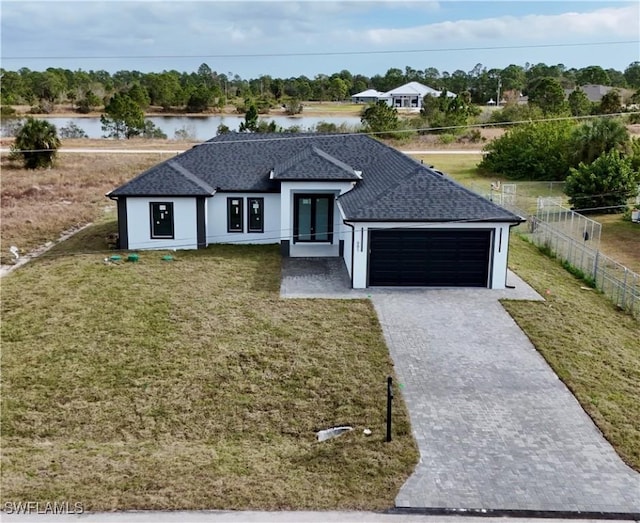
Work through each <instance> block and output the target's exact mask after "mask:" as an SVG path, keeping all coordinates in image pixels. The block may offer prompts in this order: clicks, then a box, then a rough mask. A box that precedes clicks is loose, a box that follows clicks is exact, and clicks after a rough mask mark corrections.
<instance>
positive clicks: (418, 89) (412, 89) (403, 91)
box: [386, 82, 440, 96]
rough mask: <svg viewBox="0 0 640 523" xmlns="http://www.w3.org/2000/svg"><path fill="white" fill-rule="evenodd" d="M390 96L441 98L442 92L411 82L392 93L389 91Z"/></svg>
mask: <svg viewBox="0 0 640 523" xmlns="http://www.w3.org/2000/svg"><path fill="white" fill-rule="evenodd" d="M386 94H387V95H388V96H402V95H419V96H425V95H427V94H430V95H432V96H439V95H440V91H437V90H436V89H433V88H431V87H428V86H426V85H423V84H421V83H419V82H409V83H407V84H404V85H401V86H400V87H396V88H395V89H391V91H387V93H386Z"/></svg>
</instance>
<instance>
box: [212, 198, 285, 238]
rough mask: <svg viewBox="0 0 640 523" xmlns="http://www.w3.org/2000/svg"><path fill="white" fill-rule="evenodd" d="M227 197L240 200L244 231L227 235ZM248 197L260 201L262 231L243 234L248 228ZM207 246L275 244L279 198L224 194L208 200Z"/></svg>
mask: <svg viewBox="0 0 640 523" xmlns="http://www.w3.org/2000/svg"><path fill="white" fill-rule="evenodd" d="M227 198H239V199H243V200H244V201H243V204H242V212H243V228H244V232H242V233H240V232H227ZM248 198H264V220H263V225H264V232H252V233H248V232H246V231H247V230H248V227H249V223H248V213H247V205H248ZM206 208H207V211H208V212H207V233H206V238H207V244H210V243H279V242H280V236H281V233H280V195H279V194H277V193H275V194H274V193H224V192H219V193H216V195H215V196H214V197H213V198H208V199H207V203H206Z"/></svg>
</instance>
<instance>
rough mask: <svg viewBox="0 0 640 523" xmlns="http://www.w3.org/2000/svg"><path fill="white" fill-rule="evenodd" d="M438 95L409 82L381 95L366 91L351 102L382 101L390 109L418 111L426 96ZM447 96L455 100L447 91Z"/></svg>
mask: <svg viewBox="0 0 640 523" xmlns="http://www.w3.org/2000/svg"><path fill="white" fill-rule="evenodd" d="M440 94H441V91H438V90H437V89H433V88H432V87H429V86H426V85H423V84H421V83H419V82H409V83H407V84H404V85H401V86H400V87H396V88H395V89H391V91H387V92H386V93H381V92H379V91H376V90H375V89H368V90H367V91H363V92H361V93H358V94H354V95H353V96H352V97H351V100H352V101H353V102H354V103H375V102H378V101H380V100H384V101H386V102H387V104H388V105H390V106H391V107H397V108H407V109H420V108H421V107H422V100H423V99H424V97H425V96H426V95H430V96H440ZM447 96H448V97H450V98H455V97H456V94H455V93H452V92H451V91H447Z"/></svg>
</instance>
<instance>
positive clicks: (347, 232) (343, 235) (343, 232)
mask: <svg viewBox="0 0 640 523" xmlns="http://www.w3.org/2000/svg"><path fill="white" fill-rule="evenodd" d="M337 230H339V231H340V240H342V241H343V242H344V253H343V255H342V258H343V259H344V264H345V265H346V267H347V272H348V273H349V276H353V275H352V274H351V258H352V256H353V252H351V247H352V239H353V229H352V228H351V227H349V226H348V225H345V224H344V222H342V217H341V220H340V228H339V229H337Z"/></svg>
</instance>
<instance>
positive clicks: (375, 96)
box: [351, 89, 384, 104]
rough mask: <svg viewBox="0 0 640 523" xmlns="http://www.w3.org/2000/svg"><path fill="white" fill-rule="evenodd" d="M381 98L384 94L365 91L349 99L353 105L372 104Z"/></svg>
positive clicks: (371, 90)
mask: <svg viewBox="0 0 640 523" xmlns="http://www.w3.org/2000/svg"><path fill="white" fill-rule="evenodd" d="M383 97H384V93H381V92H380V91H376V90H375V89H367V90H366V91H362V92H361V93H358V94H354V95H353V96H352V97H351V101H352V102H353V103H354V104H374V103H376V102H377V101H378V100H380V99H382V98H383Z"/></svg>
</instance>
